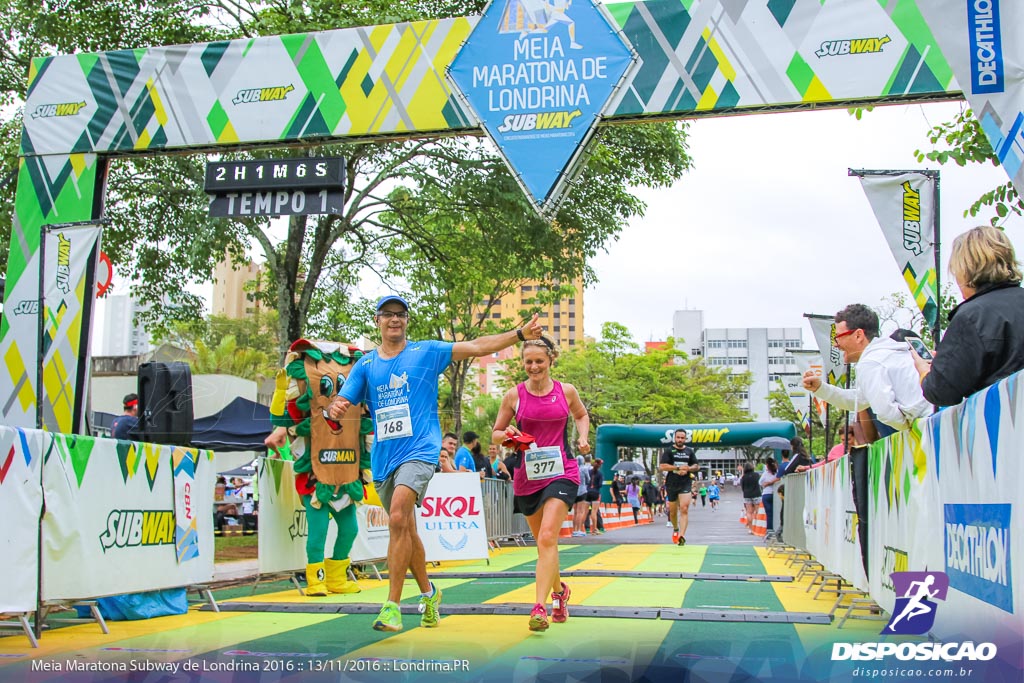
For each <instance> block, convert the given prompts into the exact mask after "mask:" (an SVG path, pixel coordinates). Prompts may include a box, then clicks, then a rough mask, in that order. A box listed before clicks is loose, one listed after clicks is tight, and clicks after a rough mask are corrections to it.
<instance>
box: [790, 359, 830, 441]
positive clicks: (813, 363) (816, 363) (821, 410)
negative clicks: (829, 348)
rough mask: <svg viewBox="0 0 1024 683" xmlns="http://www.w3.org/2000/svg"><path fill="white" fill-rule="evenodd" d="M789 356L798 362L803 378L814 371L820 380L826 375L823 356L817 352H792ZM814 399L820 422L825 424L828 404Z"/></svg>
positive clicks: (798, 368) (797, 365)
mask: <svg viewBox="0 0 1024 683" xmlns="http://www.w3.org/2000/svg"><path fill="white" fill-rule="evenodd" d="M789 354H790V355H791V356H793V360H794V361H796V367H797V370H799V371H800V375H801V377H802V376H803V374H804V373H805V372H807V371H808V370H813V371H814V376H815V377H818V378H821V377H822V376H823V375H824V373H825V363H824V362H823V361H822V360H821V354H820V353H818V352H817V351H801V350H792V351H790V352H789ZM812 399H813V400H814V409H815V410H816V411H817V412H818V422H819V423H820V424H825V411H827V410H828V404H826V403H825V402H824V401H819V400H818V399H816V398H813V394H812Z"/></svg>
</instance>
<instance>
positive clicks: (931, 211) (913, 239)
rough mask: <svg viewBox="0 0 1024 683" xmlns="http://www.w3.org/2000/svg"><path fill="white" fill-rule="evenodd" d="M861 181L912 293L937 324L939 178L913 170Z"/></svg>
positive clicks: (931, 324) (926, 315)
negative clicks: (937, 181)
mask: <svg viewBox="0 0 1024 683" xmlns="http://www.w3.org/2000/svg"><path fill="white" fill-rule="evenodd" d="M858 175H859V174H858ZM860 182H861V186H862V187H863V188H864V194H865V195H867V198H868V202H869V203H870V204H871V209H872V210H873V211H874V212H875V218H877V219H878V224H879V225H880V226H881V227H882V234H884V235H885V241H886V242H888V243H889V248H890V249H891V250H892V255H893V257H895V259H896V265H897V266H899V269H900V272H901V273H902V274H903V280H904V281H905V282H906V283H907V287H909V288H910V294H911V296H913V297H914V301H915V302H917V307H918V308H919V309H921V313H922V314H923V315H924V318H925V320H927V321H928V327H935V323H936V322H937V318H938V312H939V308H938V302H939V290H938V277H937V276H938V273H937V272H936V270H935V247H936V239H935V211H936V206H935V177H934V176H933V175H932V174H922V173H912V172H910V173H899V174H884V175H883V174H878V175H875V174H870V175H868V174H865V175H860Z"/></svg>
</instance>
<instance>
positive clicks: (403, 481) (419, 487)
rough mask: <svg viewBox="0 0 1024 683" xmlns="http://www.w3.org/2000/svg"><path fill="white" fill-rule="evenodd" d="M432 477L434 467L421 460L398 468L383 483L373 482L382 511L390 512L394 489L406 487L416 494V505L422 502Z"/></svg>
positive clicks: (404, 463) (405, 463)
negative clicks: (382, 506)
mask: <svg viewBox="0 0 1024 683" xmlns="http://www.w3.org/2000/svg"><path fill="white" fill-rule="evenodd" d="M433 476H434V465H433V464H432V463H429V462H424V461H422V460H410V461H409V462H403V463H402V464H401V465H399V466H398V469H396V470H395V471H394V472H392V473H391V476H390V477H388V478H387V479H385V480H383V481H375V482H373V485H374V487H376V489H377V495H378V496H380V500H381V502H382V503H384V509H385V510H387V511H388V512H390V511H391V498H392V497H393V496H394V495H395V487H397V486H399V485H401V486H408V487H409V488H411V489H412V490H413V491H414V492H415V493H416V505H419V504H420V501H421V500H423V494H424V493H426V491H427V484H429V483H430V478H431V477H433Z"/></svg>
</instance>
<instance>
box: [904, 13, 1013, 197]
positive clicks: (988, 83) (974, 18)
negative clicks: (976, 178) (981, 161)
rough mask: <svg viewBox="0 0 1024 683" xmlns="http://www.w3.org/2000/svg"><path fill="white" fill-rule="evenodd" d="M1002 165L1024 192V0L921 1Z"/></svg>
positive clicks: (975, 114)
mask: <svg viewBox="0 0 1024 683" xmlns="http://www.w3.org/2000/svg"><path fill="white" fill-rule="evenodd" d="M917 7H918V10H919V11H920V12H921V15H922V16H923V17H924V19H925V20H926V21H927V22H928V26H929V27H930V29H931V32H932V33H933V34H934V36H935V41H936V42H937V43H938V44H939V46H940V47H941V48H942V54H943V55H944V56H945V57H946V59H947V60H948V61H949V65H950V66H951V67H952V69H953V73H954V75H955V76H956V80H957V81H958V82H959V84H960V86H961V88H963V91H964V97H966V98H967V102H968V104H970V105H971V109H972V110H973V111H974V116H975V117H976V118H977V119H978V121H979V122H980V123H981V129H982V130H984V131H985V135H986V137H988V141H989V143H991V145H992V150H993V151H994V152H995V155H996V157H997V158H998V159H999V163H1000V164H1002V166H1003V168H1004V169H1006V173H1007V175H1009V176H1010V180H1011V181H1012V182H1013V185H1014V187H1015V188H1016V189H1017V192H1018V193H1020V194H1022V195H1024V68H1022V67H1024V41H1022V40H1021V39H1020V37H1021V36H1022V35H1024V2H1020V0H930V1H929V2H919V3H918V4H917Z"/></svg>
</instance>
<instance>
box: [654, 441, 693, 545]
mask: <svg viewBox="0 0 1024 683" xmlns="http://www.w3.org/2000/svg"><path fill="white" fill-rule="evenodd" d="M658 469H660V470H661V471H662V472H665V473H666V474H665V497H666V498H667V499H668V518H669V520H671V522H672V542H673V543H676V544H678V545H686V527H687V525H688V524H689V522H690V497H691V495H692V493H691V492H692V486H693V476H694V474H695V473H696V472H697V471H699V470H700V465H699V464H698V463H697V456H696V454H694V452H693V449H692V448H690V447H689V446H687V445H686V430H685V429H677V430H676V431H675V434H674V435H673V444H672V446H670V447H669V448H666V449H665V450H663V451H662V452H661V457H660V458H659V459H658Z"/></svg>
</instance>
